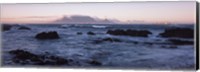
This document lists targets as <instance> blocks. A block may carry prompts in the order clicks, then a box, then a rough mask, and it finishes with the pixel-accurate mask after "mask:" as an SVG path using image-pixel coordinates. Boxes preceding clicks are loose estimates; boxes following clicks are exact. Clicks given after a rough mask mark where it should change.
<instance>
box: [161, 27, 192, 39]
mask: <svg viewBox="0 0 200 72" xmlns="http://www.w3.org/2000/svg"><path fill="white" fill-rule="evenodd" d="M159 35H160V36H161V37H178V38H194V30H193V29H189V28H173V29H166V30H165V31H164V32H163V33H160V34H159Z"/></svg>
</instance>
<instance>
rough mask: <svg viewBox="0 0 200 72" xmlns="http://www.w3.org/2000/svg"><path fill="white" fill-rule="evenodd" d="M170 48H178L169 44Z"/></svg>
mask: <svg viewBox="0 0 200 72" xmlns="http://www.w3.org/2000/svg"><path fill="white" fill-rule="evenodd" d="M169 48H178V47H177V46H174V45H172V46H169Z"/></svg>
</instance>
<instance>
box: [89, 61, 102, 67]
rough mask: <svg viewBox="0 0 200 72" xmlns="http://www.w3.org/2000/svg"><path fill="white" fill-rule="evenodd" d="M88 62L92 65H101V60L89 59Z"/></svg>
mask: <svg viewBox="0 0 200 72" xmlns="http://www.w3.org/2000/svg"><path fill="white" fill-rule="evenodd" d="M89 64H91V65H94V66H100V65H102V63H101V62H98V61H96V60H92V61H90V62H89Z"/></svg>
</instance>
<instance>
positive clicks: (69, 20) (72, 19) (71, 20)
mask: <svg viewBox="0 0 200 72" xmlns="http://www.w3.org/2000/svg"><path fill="white" fill-rule="evenodd" d="M53 22H54V23H65V24H114V23H116V22H115V21H113V20H110V19H100V18H94V17H90V16H83V15H72V16H63V17H62V18H60V19H57V20H55V21H53Z"/></svg>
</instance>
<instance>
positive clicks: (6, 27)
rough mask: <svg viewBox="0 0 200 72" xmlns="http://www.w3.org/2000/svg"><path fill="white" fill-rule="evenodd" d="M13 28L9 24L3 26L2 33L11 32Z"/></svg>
mask: <svg viewBox="0 0 200 72" xmlns="http://www.w3.org/2000/svg"><path fill="white" fill-rule="evenodd" d="M11 28H12V26H11V25H8V24H2V31H7V30H10V29H11Z"/></svg>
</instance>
